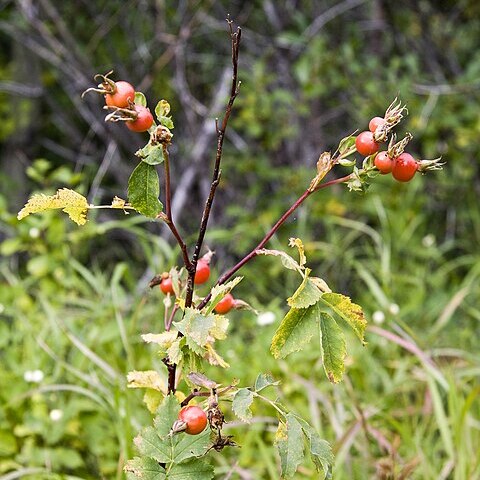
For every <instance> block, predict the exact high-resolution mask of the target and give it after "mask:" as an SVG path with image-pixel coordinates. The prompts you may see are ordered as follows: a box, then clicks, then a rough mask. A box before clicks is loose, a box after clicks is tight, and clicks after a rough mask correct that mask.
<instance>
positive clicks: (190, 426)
mask: <svg viewBox="0 0 480 480" xmlns="http://www.w3.org/2000/svg"><path fill="white" fill-rule="evenodd" d="M178 419H179V420H180V421H182V422H185V423H186V424H187V428H186V429H185V433H188V434H189V435H198V434H199V433H202V432H203V431H204V430H205V427H206V426H207V414H206V413H205V412H204V411H203V410H202V409H201V408H200V407H197V406H196V405H189V406H186V407H183V408H182V409H181V410H180V412H178Z"/></svg>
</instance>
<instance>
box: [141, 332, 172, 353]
mask: <svg viewBox="0 0 480 480" xmlns="http://www.w3.org/2000/svg"><path fill="white" fill-rule="evenodd" d="M141 337H142V340H143V341H144V342H146V343H156V344H157V345H158V346H159V347H160V349H161V351H162V352H165V351H166V350H167V349H168V348H170V347H171V346H172V343H173V342H174V341H175V340H177V337H178V332H177V331H176V330H170V331H169V332H162V333H145V334H143V335H142V336H141Z"/></svg>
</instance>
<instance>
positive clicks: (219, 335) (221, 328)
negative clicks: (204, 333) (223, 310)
mask: <svg viewBox="0 0 480 480" xmlns="http://www.w3.org/2000/svg"><path fill="white" fill-rule="evenodd" d="M214 318H215V323H214V324H213V327H212V328H211V329H210V330H209V334H210V335H211V336H212V337H213V338H214V339H216V340H225V338H227V330H228V325H229V323H230V321H229V320H228V318H227V317H224V316H223V315H214Z"/></svg>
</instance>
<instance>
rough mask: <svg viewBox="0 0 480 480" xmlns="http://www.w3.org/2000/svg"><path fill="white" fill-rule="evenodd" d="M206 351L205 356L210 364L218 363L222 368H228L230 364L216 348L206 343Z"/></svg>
mask: <svg viewBox="0 0 480 480" xmlns="http://www.w3.org/2000/svg"><path fill="white" fill-rule="evenodd" d="M205 350H206V353H205V354H204V356H203V358H204V359H205V360H206V361H207V362H208V363H209V364H210V365H218V366H219V367H222V368H228V367H230V365H229V364H228V363H227V362H226V361H225V360H224V359H223V358H222V357H221V356H220V355H219V354H218V353H217V352H216V351H215V350H214V348H213V347H212V346H211V345H210V344H209V343H207V345H205Z"/></svg>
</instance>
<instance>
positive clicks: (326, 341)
mask: <svg viewBox="0 0 480 480" xmlns="http://www.w3.org/2000/svg"><path fill="white" fill-rule="evenodd" d="M321 316H322V322H321V324H320V330H321V336H320V339H321V340H320V345H321V350H322V359H323V368H324V369H325V373H326V374H327V377H328V379H329V380H330V381H331V382H332V383H338V382H340V381H341V380H342V376H343V372H344V371H345V364H344V359H345V356H346V355H347V350H346V347H345V336H344V335H343V332H342V330H341V328H340V327H339V326H338V325H337V322H335V320H334V319H333V317H332V316H330V315H329V314H328V313H325V312H322V313H321Z"/></svg>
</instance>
